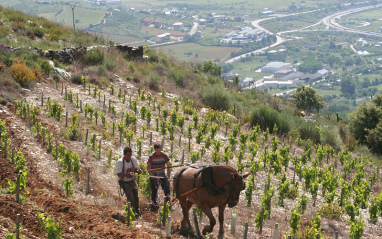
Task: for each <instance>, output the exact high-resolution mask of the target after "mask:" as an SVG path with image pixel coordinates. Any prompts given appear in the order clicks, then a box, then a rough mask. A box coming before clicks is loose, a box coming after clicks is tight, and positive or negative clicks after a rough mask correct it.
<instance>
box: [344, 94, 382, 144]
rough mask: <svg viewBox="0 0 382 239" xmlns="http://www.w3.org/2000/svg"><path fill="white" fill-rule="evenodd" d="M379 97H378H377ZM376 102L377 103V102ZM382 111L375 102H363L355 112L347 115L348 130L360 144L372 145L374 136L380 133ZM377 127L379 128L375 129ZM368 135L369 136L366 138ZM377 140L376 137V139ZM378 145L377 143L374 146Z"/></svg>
mask: <svg viewBox="0 0 382 239" xmlns="http://www.w3.org/2000/svg"><path fill="white" fill-rule="evenodd" d="M379 97H380V96H379ZM377 102H378V101H377ZM381 117H382V109H381V107H378V105H377V104H376V103H375V101H372V102H365V101H364V102H363V103H362V104H361V105H360V106H359V107H358V108H357V109H356V110H355V111H353V112H352V113H351V114H350V115H349V119H350V130H351V132H352V134H353V136H354V137H355V138H356V139H359V140H360V143H366V142H367V143H368V144H369V145H374V138H375V137H374V136H375V135H376V134H377V135H378V132H379V131H381V130H382V129H381V127H382V126H381V123H379V121H380V118H381ZM377 125H379V127H377ZM369 133H370V136H368V135H369ZM377 139H378V137H377ZM376 145H378V143H377V144H376Z"/></svg>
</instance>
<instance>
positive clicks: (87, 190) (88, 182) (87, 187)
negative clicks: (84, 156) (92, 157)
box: [85, 167, 90, 196]
mask: <svg viewBox="0 0 382 239" xmlns="http://www.w3.org/2000/svg"><path fill="white" fill-rule="evenodd" d="M87 171H88V177H87V180H86V189H85V195H86V196H87V195H88V194H89V184H90V167H87Z"/></svg>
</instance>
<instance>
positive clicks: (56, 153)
mask: <svg viewBox="0 0 382 239" xmlns="http://www.w3.org/2000/svg"><path fill="white" fill-rule="evenodd" d="M56 160H58V142H57V139H56Z"/></svg>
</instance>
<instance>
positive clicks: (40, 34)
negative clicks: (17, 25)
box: [32, 27, 45, 38]
mask: <svg viewBox="0 0 382 239" xmlns="http://www.w3.org/2000/svg"><path fill="white" fill-rule="evenodd" d="M32 30H33V32H34V35H35V36H36V37H38V38H42V37H43V36H44V34H45V32H44V29H42V28H40V27H34V28H33V29H32Z"/></svg>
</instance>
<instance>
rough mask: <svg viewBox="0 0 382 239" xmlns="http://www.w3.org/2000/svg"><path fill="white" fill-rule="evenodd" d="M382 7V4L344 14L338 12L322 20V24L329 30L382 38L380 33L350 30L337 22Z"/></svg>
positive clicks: (348, 11) (355, 9) (344, 12)
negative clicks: (344, 17)
mask: <svg viewBox="0 0 382 239" xmlns="http://www.w3.org/2000/svg"><path fill="white" fill-rule="evenodd" d="M381 6H382V4H377V5H370V6H366V7H359V8H354V9H350V10H346V11H343V12H337V13H335V14H332V15H330V16H327V17H325V18H324V19H322V22H323V23H324V24H325V25H326V26H328V28H329V29H330V28H334V29H337V30H340V31H347V32H353V33H358V34H363V35H369V36H378V37H382V33H379V32H372V31H366V30H360V29H354V28H349V27H345V26H342V25H340V24H339V23H337V22H336V19H339V18H341V17H343V16H346V15H349V14H353V13H357V12H361V11H366V10H369V9H373V8H378V7H381Z"/></svg>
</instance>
